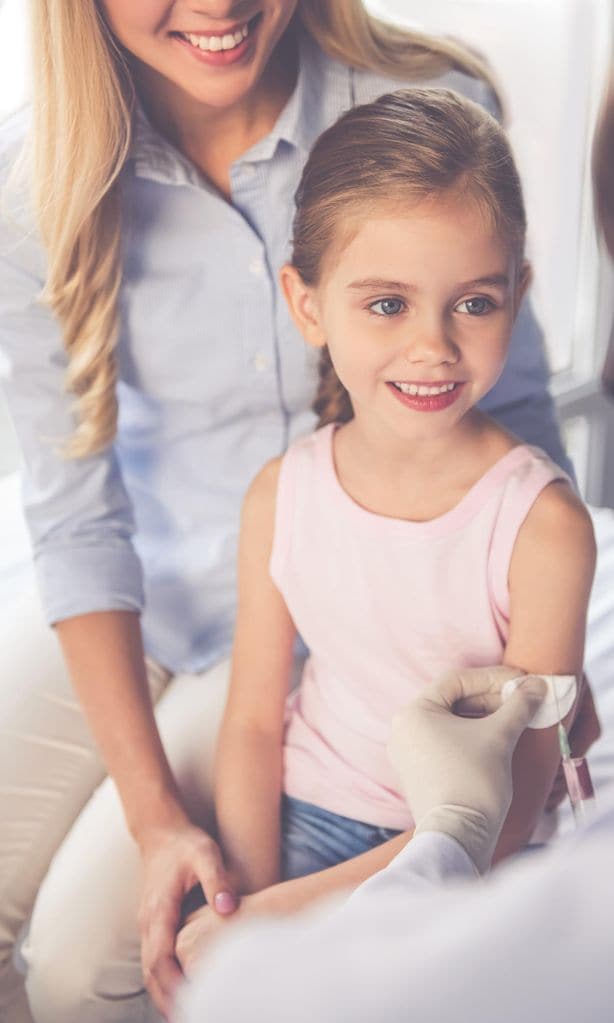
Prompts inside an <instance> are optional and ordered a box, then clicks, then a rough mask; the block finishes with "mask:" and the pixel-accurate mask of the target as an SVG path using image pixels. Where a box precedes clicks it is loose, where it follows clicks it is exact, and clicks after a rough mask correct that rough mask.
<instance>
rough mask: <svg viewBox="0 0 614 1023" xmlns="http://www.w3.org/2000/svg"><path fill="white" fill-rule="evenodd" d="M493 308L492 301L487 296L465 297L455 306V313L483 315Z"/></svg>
mask: <svg viewBox="0 0 614 1023" xmlns="http://www.w3.org/2000/svg"><path fill="white" fill-rule="evenodd" d="M494 308H495V304H494V302H491V300H490V299H489V298H479V297H476V298H465V299H463V301H462V302H459V303H458V305H457V306H456V312H457V313H465V314H467V313H468V314H469V316H483V315H484V313H489V312H490V310H491V309H494Z"/></svg>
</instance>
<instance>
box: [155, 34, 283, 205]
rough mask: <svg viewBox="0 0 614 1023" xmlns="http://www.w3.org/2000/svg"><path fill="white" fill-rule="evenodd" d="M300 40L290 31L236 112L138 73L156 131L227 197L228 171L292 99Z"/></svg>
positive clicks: (266, 133) (263, 135) (263, 134)
mask: <svg viewBox="0 0 614 1023" xmlns="http://www.w3.org/2000/svg"><path fill="white" fill-rule="evenodd" d="M296 46H297V44H296V39H295V37H294V33H293V32H292V30H288V31H287V32H286V34H285V36H284V37H283V38H282V39H281V40H280V42H279V44H278V45H277V47H276V49H275V51H274V53H273V55H272V56H271V59H270V61H269V63H268V65H267V67H266V69H265V72H264V74H263V75H262V77H261V79H260V80H259V82H258V83H257V85H256V86H255V87H254V88H253V89H251V90H250V92H248V93H247V94H246V95H245V96H244V97H242V99H241V100H240V101H239V102H237V103H234V104H233V105H232V106H229V107H223V108H216V107H211V106H207V105H206V104H204V103H200V102H199V101H198V100H195V99H192V98H191V97H189V96H187V95H186V93H185V92H183V90H181V89H179V88H178V87H174V86H173V85H172V84H169V82H168V81H164V82H163V83H161V81H160V78H159V76H158V75H157V74H156V73H155V72H152V71H151V69H150V68H148V67H146V66H139V67H138V68H137V69H136V71H135V79H136V82H137V90H138V92H139V96H140V98H141V102H142V103H143V107H144V109H145V112H146V114H147V116H148V118H149V120H150V121H151V123H152V124H153V125H154V127H155V128H156V129H157V130H158V131H159V132H160V134H161V135H163V136H164V137H165V138H167V139H168V141H169V142H171V143H172V145H174V146H175V148H176V149H178V150H179V151H180V152H181V153H183V154H184V155H185V156H187V157H188V159H189V160H190V161H191V162H192V163H193V164H194V165H195V166H196V167H198V168H199V169H200V170H201V171H202V173H203V174H204V175H205V177H207V178H208V179H209V180H210V181H211V182H212V183H213V184H214V185H215V186H216V187H217V188H218V189H219V191H220V192H222V193H223V194H224V195H225V196H226V197H228V196H229V194H230V177H229V174H230V167H231V166H232V164H233V163H234V161H235V160H237V159H238V158H239V157H240V156H242V155H243V153H246V152H247V151H248V149H251V147H252V146H253V145H255V144H256V142H259V141H260V139H262V138H264V137H265V136H266V135H268V134H269V132H270V131H271V130H272V128H273V127H274V125H275V122H276V121H277V118H278V117H279V115H280V113H281V111H282V110H283V108H284V106H285V105H286V103H287V101H288V99H289V98H290V96H291V94H292V91H293V89H294V86H295V84H296V73H297V67H298V58H297V54H296Z"/></svg>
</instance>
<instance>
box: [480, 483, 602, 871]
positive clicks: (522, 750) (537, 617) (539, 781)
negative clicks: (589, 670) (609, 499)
mask: <svg viewBox="0 0 614 1023" xmlns="http://www.w3.org/2000/svg"><path fill="white" fill-rule="evenodd" d="M595 559H596V548H595V538H594V535H593V527H592V523H591V520H590V516H589V514H588V512H587V510H586V508H585V507H584V505H583V504H582V502H581V501H580V500H579V499H578V498H577V497H576V495H575V494H574V493H573V491H572V490H571V488H570V487H569V486H567V484H562V483H553V484H551V485H550V486H548V487H546V489H545V490H544V491H543V492H542V493H541V494H540V496H539V497H538V499H537V501H536V502H535V504H534V505H533V507H532V509H531V511H530V513H529V515H528V516H527V518H526V520H525V522H524V523H523V525H522V528H521V529H520V532H519V534H518V537H517V540H516V543H515V545H514V551H513V554H512V560H511V564H510V570H509V592H510V631H509V636H508V641H507V646H506V648H505V654H504V663H505V664H510V665H514V666H516V667H518V668H521V669H522V670H523V671H526V672H535V673H537V674H545V675H575V676H576V678H577V679H578V681H580V679H581V677H582V664H583V658H584V640H585V631H586V613H587V608H588V600H589V595H590V590H591V585H592V581H593V573H594V570H595ZM576 705H577V701H576ZM574 711H575V708H574ZM574 711H572V712H571V713H570V715H569V716H568V717H567V718H566V719H565V724H566V725H567V726H568V725H569V724H570V721H571V719H572V718H573V713H574ZM559 759H560V756H559V748H558V740H557V734H556V727H552V728H547V729H543V730H532V729H527V731H526V732H525V733H524V735H523V736H522V738H521V739H520V742H519V743H518V746H517V748H516V752H515V754H514V760H513V782H514V798H513V800H512V805H511V807H510V810H509V813H508V816H507V819H506V822H505V825H504V827H503V831H502V833H501V837H500V839H499V843H498V845H497V849H496V851H495V855H494V859H493V862H497V861H498V860H501V859H503V858H504V857H505V856H508V855H510V854H511V853H513V852H516V851H517V850H518V849H521V848H522V847H523V846H524V845H526V843H527V842H528V840H529V839H530V837H531V834H532V832H533V830H534V828H535V826H536V824H537V822H538V820H539V817H540V814H541V813H542V811H543V809H544V806H545V803H546V799H547V797H548V794H549V792H550V790H551V788H552V783H553V780H554V777H555V775H556V771H557V768H558V764H559Z"/></svg>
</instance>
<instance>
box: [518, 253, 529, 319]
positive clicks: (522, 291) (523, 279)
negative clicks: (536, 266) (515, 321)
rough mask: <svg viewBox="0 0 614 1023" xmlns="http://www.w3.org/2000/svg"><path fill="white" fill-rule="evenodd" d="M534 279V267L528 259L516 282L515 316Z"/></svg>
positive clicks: (521, 268)
mask: <svg viewBox="0 0 614 1023" xmlns="http://www.w3.org/2000/svg"><path fill="white" fill-rule="evenodd" d="M532 280H533V267H532V266H531V264H530V263H528V262H527V261H526V260H525V261H524V262H523V264H522V266H521V267H520V273H519V274H518V282H517V284H516V290H515V293H514V318H516V316H517V315H518V310H519V309H520V304H521V302H522V300H523V298H524V296H525V295H526V293H527V291H528V290H529V286H530V284H531V281H532Z"/></svg>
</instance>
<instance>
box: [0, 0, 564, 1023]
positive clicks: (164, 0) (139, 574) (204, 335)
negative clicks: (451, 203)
mask: <svg viewBox="0 0 614 1023" xmlns="http://www.w3.org/2000/svg"><path fill="white" fill-rule="evenodd" d="M31 8H32V16H33V103H32V109H31V112H28V111H26V112H22V113H20V114H18V115H17V116H16V117H14V118H13V119H12V120H10V121H9V122H8V123H7V124H6V125H5V126H3V128H2V131H1V132H0V172H1V173H2V175H3V177H6V175H8V172H9V169H10V168H11V167H12V165H13V163H14V159H15V156H16V154H17V153H18V151H19V150H20V147H21V145H22V142H23V139H24V136H26V135H28V136H29V140H30V144H29V156H30V159H29V161H28V163H27V164H26V167H25V170H27V175H21V177H20V179H19V182H18V184H19V188H18V189H17V191H15V190H14V189H13V190H9V193H8V196H7V199H8V208H7V210H6V215H5V216H4V217H3V219H2V220H0V261H1V266H0V345H1V347H2V352H3V355H4V356H5V357H6V359H7V361H8V365H9V369H10V374H11V376H10V382H9V385H8V387H7V397H8V401H9V404H10V408H11V411H12V415H13V419H14V422H15V426H16V429H17V433H18V436H19V440H20V444H21V448H22V452H23V456H24V464H25V510H26V515H27V519H28V523H29V526H30V530H31V532H32V536H33V544H34V551H35V558H36V565H37V572H38V578H39V584H40V589H41V595H42V603H43V613H41V611H40V609H39V604H38V601H37V599H36V598H34V597H32V598H31V599H29V600H28V601H26V602H25V603H24V604H22V605H20V606H19V607H16V608H15V609H14V610H13V609H5V614H4V615H3V636H2V642H1V643H0V650H1V651H2V663H1V666H0V667H1V670H0V678H1V679H2V694H1V698H0V732H1V734H2V756H3V762H2V765H1V774H2V778H3V782H4V788H3V790H2V793H1V795H0V799H1V801H0V819H1V826H0V835H1V836H2V837H1V838H0V937H1V940H0V1017H1V1018H2V1020H3V1021H6V1023H24V1021H25V1023H31V1012H33V1014H34V1016H35V1017H36V1020H37V1023H46V1021H53V1023H55V1021H56V1020H61V1021H62V1023H70V1021H71V1020H75V1019H77V1020H78V1021H79V1023H90V1021H95V1023H101V1021H102V1023H107V1021H109V1023H112V1021H117V1020H121V1021H122V1023H129V1021H131V1020H139V1021H140V1020H142V1019H143V1018H144V1017H146V1016H148V1014H151V1015H152V1016H153V1017H154V1018H156V1019H157V1013H156V1012H155V1010H154V1008H153V1006H152V1005H151V1003H150V1002H149V1000H148V999H147V997H146V993H145V990H144V986H145V985H146V986H147V988H148V989H149V991H150V993H151V995H152V996H153V999H154V1002H155V1004H156V1006H157V1007H158V1009H160V1010H162V1011H166V1010H167V1009H168V1006H169V1004H170V996H171V994H172V991H173V989H174V987H175V985H176V984H177V982H178V979H179V977H180V973H179V970H178V967H177V963H176V961H175V958H174V941H175V934H176V930H177V927H178V920H179V913H180V907H181V901H182V898H183V896H184V894H185V892H186V891H187V890H188V889H190V888H191V887H192V885H193V884H194V883H195V882H196V881H197V880H200V882H201V883H202V886H203V887H204V889H205V891H206V893H207V896H208V900H209V903H210V904H211V905H213V906H215V907H216V908H217V909H219V910H220V911H221V912H224V911H228V910H229V909H230V910H231V909H232V907H233V905H234V901H233V899H232V895H233V889H232V883H231V879H230V877H229V875H228V873H227V871H226V869H225V867H224V864H223V861H222V858H221V855H220V852H219V849H218V846H217V845H216V843H215V842H214V841H213V839H212V837H211V835H210V829H209V824H210V809H211V799H210V783H209V761H208V759H207V757H206V756H203V749H205V750H210V748H211V747H212V744H213V739H214V737H215V734H216V729H217V723H218V720H219V715H220V714H221V708H222V706H223V696H224V687H225V683H226V678H227V661H226V658H227V653H228V650H229V647H230V643H231V636H232V630H233V625H234V613H235V579H234V564H235V547H236V538H237V533H238V520H239V509H240V502H241V499H242V497H243V494H244V492H245V489H246V487H247V485H248V483H249V481H250V480H251V479H252V478H253V477H254V475H255V473H256V472H257V471H258V469H259V468H260V466H262V465H263V464H264V463H265V461H266V460H267V459H269V458H271V457H273V456H274V455H278V454H279V453H280V452H282V451H283V450H284V449H285V447H286V445H287V441H288V438H289V437H295V436H298V435H299V434H301V433H304V432H305V431H307V430H309V429H311V427H312V425H313V418H312V416H311V413H310V411H309V408H310V405H311V402H312V399H313V394H314V392H315V385H316V368H315V365H314V364H312V361H311V360H309V359H305V358H304V356H303V354H302V351H301V347H300V346H299V344H297V340H296V331H295V329H294V327H293V325H292V323H291V320H290V317H289V315H288V314H287V312H286V311H285V309H284V303H283V300H282V298H281V295H280V294H279V291H278V285H277V270H278V269H279V267H280V266H281V265H282V264H283V263H284V261H285V260H286V259H287V255H288V248H287V245H288V238H289V234H290V226H291V225H290V221H291V217H292V195H293V194H294V191H295V189H296V185H297V183H298V180H299V177H300V173H301V170H302V167H303V164H304V161H305V158H306V154H307V152H308V150H309V148H310V147H311V145H312V143H313V142H314V141H315V139H316V137H317V136H318V135H319V134H320V132H321V131H322V130H324V129H325V128H326V127H328V126H329V125H330V124H331V123H332V122H333V121H334V120H336V118H337V117H338V116H339V115H340V114H341V113H342V112H344V111H345V110H347V109H348V108H349V107H351V106H353V105H354V104H356V103H361V102H366V101H369V100H371V99H374V98H375V97H376V96H379V95H381V94H382V93H383V92H387V91H389V90H390V89H391V88H393V87H394V85H395V83H397V84H399V83H411V82H416V81H424V82H431V83H434V84H443V85H448V86H450V87H453V88H455V89H457V90H460V91H462V92H464V93H466V94H467V95H470V96H471V97H473V98H475V99H477V100H478V101H479V102H483V103H486V104H487V105H489V106H490V107H493V108H494V106H495V105H496V104H495V100H494V97H493V93H492V89H491V87H490V77H489V74H488V72H487V71H486V69H484V68H483V66H482V64H481V62H480V61H479V60H477V59H476V58H474V57H473V56H471V55H470V54H467V53H465V52H464V51H463V50H462V49H460V48H458V47H455V46H453V45H452V44H450V43H447V42H443V41H438V40H434V39H427V38H423V37H420V36H417V35H413V34H410V33H404V32H400V31H398V30H395V29H393V28H391V27H387V26H384V25H382V24H380V23H379V22H377V21H375V20H374V19H372V18H370V17H369V16H368V15H367V13H366V12H365V10H364V8H363V6H362V4H361V3H360V2H359V0H335V2H334V3H330V2H328V0H298V2H297V0H80V2H79V3H73V2H70V0H31ZM30 185H31V186H32V188H31V190H30ZM31 208H32V213H33V216H30V209H31ZM41 293H43V295H44V299H45V301H44V302H41V301H40V297H41ZM237 295H240V296H241V299H240V301H237V298H236V296H237ZM488 401H489V407H492V408H493V409H495V410H496V412H497V414H498V415H500V416H501V417H502V418H504V419H505V420H506V421H507V422H514V423H515V424H516V426H517V429H518V430H519V431H520V432H521V434H522V435H523V436H525V438H528V439H532V440H534V441H536V442H538V443H541V444H543V445H544V446H546V447H547V448H548V449H549V451H550V453H551V454H552V455H553V456H554V457H556V458H559V459H561V460H563V459H564V455H563V453H562V448H561V444H560V439H559V437H558V431H557V427H556V421H555V417H554V413H553V406H552V401H551V398H550V396H549V394H548V391H547V372H546V366H545V360H544V355H543V350H542V347H541V341H540V338H539V335H538V333H537V332H536V330H535V325H534V324H533V323H532V321H531V318H530V315H529V314H528V313H527V312H526V311H525V315H524V320H523V322H522V324H521V325H520V328H519V329H518V330H517V331H516V333H515V340H514V341H513V343H512V346H511V353H510V360H509V364H508V369H507V370H506V373H505V374H504V376H503V378H502V380H501V382H500V384H499V385H498V387H497V388H496V389H495V391H494V392H493V394H492V395H491V396H489V399H488ZM514 417H516V418H514ZM523 430H524V431H525V432H524V433H523ZM9 610H10V613H9ZM45 619H46V621H47V622H50V623H52V624H54V625H55V632H56V634H57V637H58V639H59V640H60V644H61V650H62V652H61V654H60V652H59V649H58V647H57V646H56V644H55V637H54V636H53V634H51V633H50V632H49V631H48V630H47V628H46V624H45ZM145 655H147V660H146V659H145ZM69 676H70V679H71V681H72V683H73V685H74V689H75V690H76V696H75V694H74V693H73V690H72V688H71V685H70V682H69ZM153 703H157V704H158V707H157V714H156V716H155V717H154V712H153V710H152V704H153ZM106 771H108V772H109V774H110V775H111V777H112V779H113V781H112V782H111V781H106V782H104V779H105V774H106ZM103 782H104V784H102V787H101V788H100V790H99V791H98V792H96V796H95V798H92V797H93V794H94V792H95V791H96V789H97V788H98V786H100V785H101V783H103ZM116 789H117V792H116ZM117 793H119V799H118V796H117ZM86 807H87V809H86V810H85V812H84V813H82V810H84V809H85V808H86ZM101 834H103V835H104V842H101V841H100V836H101ZM52 861H53V864H52ZM43 880H45V883H44V885H43V887H42V890H41V892H40V896H39V897H38V898H37V901H36V906H35V908H34V912H33V915H32V920H31V924H30V929H29V939H28V943H27V947H26V949H25V952H26V956H27V960H28V979H27V989H28V1001H26V996H25V993H24V986H23V977H22V975H21V974H20V973H18V972H17V971H16V970H15V967H14V960H13V954H12V953H13V946H14V943H15V941H16V939H17V937H18V935H19V933H20V931H21V930H22V929H23V927H24V925H25V922H26V921H27V919H28V917H29V916H30V914H31V912H32V909H33V906H34V901H35V898H36V896H37V892H38V889H39V886H40V885H41V882H42V881H43ZM139 891H140V892H141V895H140V904H139V896H138V893H139ZM137 914H138V915H139V917H140V924H141V927H140V936H139V930H138V929H137ZM143 978H144V979H143Z"/></svg>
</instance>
